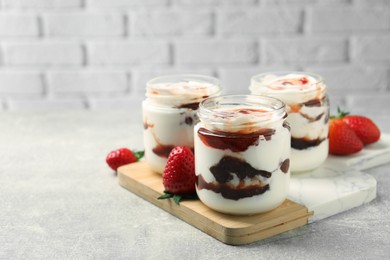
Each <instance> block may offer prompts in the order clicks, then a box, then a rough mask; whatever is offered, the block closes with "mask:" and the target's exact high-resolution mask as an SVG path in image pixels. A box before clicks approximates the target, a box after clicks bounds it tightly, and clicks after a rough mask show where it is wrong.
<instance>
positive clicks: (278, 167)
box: [194, 95, 290, 215]
mask: <svg viewBox="0 0 390 260" xmlns="http://www.w3.org/2000/svg"><path fill="white" fill-rule="evenodd" d="M198 115H199V119H200V122H199V123H198V124H197V125H196V126H195V128H194V135H195V173H196V175H197V184H196V191H197V194H198V196H199V199H200V200H201V201H202V202H203V203H204V204H205V205H207V206H208V207H210V208H212V209H214V210H216V211H219V212H223V213H228V214H235V215H247V214H255V213H261V212H266V211H269V210H272V209H274V208H276V207H278V206H279V205H280V204H281V203H282V202H283V201H284V200H285V199H286V197H287V193H288V189H289V181H290V168H289V161H290V160H289V159H290V129H289V126H288V124H287V123H285V117H286V116H287V114H286V110H285V104H284V103H283V102H282V101H280V100H278V99H275V98H272V97H264V96H255V95H252V96H251V95H227V96H219V97H213V98H208V99H206V100H204V101H203V102H201V104H200V106H199V112H198Z"/></svg>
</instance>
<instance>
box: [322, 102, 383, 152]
mask: <svg viewBox="0 0 390 260" xmlns="http://www.w3.org/2000/svg"><path fill="white" fill-rule="evenodd" d="M337 112H338V116H337V117H331V118H330V121H329V153H330V154H334V155H350V154H354V153H357V152H359V151H361V150H362V149H363V147H364V146H365V145H368V144H372V143H375V142H377V141H378V140H379V138H380V130H379V128H378V127H377V126H376V125H375V123H374V122H373V121H372V120H371V119H369V118H367V117H365V116H360V115H349V113H347V112H343V111H341V110H340V108H338V109H337Z"/></svg>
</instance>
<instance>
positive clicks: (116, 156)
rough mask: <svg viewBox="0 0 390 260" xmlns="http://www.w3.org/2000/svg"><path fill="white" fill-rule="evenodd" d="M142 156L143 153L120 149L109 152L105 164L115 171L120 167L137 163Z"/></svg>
mask: <svg viewBox="0 0 390 260" xmlns="http://www.w3.org/2000/svg"><path fill="white" fill-rule="evenodd" d="M143 156H144V152H143V151H131V150H130V149H128V148H125V147H122V148H119V149H117V150H114V151H111V152H109V153H108V154H107V157H106V163H107V164H108V166H109V167H110V168H111V169H113V170H114V171H116V170H117V169H118V168H119V167H120V166H123V165H126V164H129V163H133V162H137V161H138V160H139V159H141V158H142V157H143Z"/></svg>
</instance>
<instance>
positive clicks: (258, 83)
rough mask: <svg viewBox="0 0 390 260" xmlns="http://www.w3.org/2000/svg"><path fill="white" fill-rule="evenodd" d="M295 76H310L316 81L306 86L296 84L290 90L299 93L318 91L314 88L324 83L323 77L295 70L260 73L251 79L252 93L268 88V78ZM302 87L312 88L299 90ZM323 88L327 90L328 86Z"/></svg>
mask: <svg viewBox="0 0 390 260" xmlns="http://www.w3.org/2000/svg"><path fill="white" fill-rule="evenodd" d="M294 74H295V75H305V76H309V77H311V78H313V79H314V80H315V81H314V82H310V83H309V84H307V83H306V84H296V85H293V87H291V88H290V90H299V91H297V92H312V91H317V89H316V88H314V86H317V85H318V84H321V83H324V78H323V77H322V76H321V75H319V74H316V73H313V72H307V71H293V70H291V71H288V70H285V71H269V72H263V73H260V74H257V75H254V76H252V77H251V85H250V89H251V90H252V91H255V90H256V89H257V88H259V87H268V86H269V84H267V83H264V82H263V79H264V78H265V77H266V76H276V78H282V77H284V76H287V75H294ZM276 86H277V85H276ZM281 86H282V85H281ZM302 86H310V87H308V88H307V89H299V87H302ZM323 88H324V89H326V85H324V84H323ZM270 89H271V90H273V91H275V92H279V90H275V89H272V88H270Z"/></svg>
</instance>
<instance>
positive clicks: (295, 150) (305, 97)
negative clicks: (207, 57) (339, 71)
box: [250, 72, 329, 172]
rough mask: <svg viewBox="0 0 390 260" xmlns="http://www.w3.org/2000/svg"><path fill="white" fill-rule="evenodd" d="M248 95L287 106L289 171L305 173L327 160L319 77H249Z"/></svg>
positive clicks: (294, 74) (326, 109)
mask: <svg viewBox="0 0 390 260" xmlns="http://www.w3.org/2000/svg"><path fill="white" fill-rule="evenodd" d="M250 91H251V93H252V94H256V95H267V96H272V97H276V98H278V99H280V100H282V101H283V102H285V103H286V105H287V112H288V117H287V122H288V123H289V124H290V126H291V148H292V151H291V171H292V172H296V171H307V170H312V169H315V168H317V167H318V166H320V165H321V164H322V163H323V162H324V161H325V160H326V158H327V157H328V146H329V144H328V143H329V142H328V121H329V100H328V97H327V94H326V92H327V87H326V85H325V83H324V80H323V78H322V77H321V76H319V75H316V74H314V73H307V72H270V73H263V74H259V75H256V76H254V77H252V79H251V85H250Z"/></svg>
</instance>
